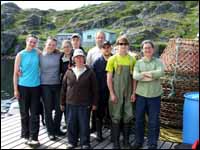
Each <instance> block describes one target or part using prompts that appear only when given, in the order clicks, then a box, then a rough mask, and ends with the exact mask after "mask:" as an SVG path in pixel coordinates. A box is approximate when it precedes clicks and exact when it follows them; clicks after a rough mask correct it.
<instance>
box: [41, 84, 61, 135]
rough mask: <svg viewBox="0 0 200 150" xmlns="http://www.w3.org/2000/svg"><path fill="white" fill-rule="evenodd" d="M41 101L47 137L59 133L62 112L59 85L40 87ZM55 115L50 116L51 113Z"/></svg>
mask: <svg viewBox="0 0 200 150" xmlns="http://www.w3.org/2000/svg"><path fill="white" fill-rule="evenodd" d="M41 87H42V99H43V103H44V109H45V122H46V126H47V131H48V134H49V135H55V134H56V133H57V132H59V131H60V124H61V119H62V112H61V110H60V85H42V86H41ZM53 110H55V115H54V116H52V111H53Z"/></svg>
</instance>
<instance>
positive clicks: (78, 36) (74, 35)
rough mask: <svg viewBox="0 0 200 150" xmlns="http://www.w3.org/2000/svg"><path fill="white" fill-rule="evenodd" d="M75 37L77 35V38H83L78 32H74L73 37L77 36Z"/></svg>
mask: <svg viewBox="0 0 200 150" xmlns="http://www.w3.org/2000/svg"><path fill="white" fill-rule="evenodd" d="M75 37H77V38H79V39H80V38H81V36H80V35H79V34H78V33H74V34H72V37H71V38H75Z"/></svg>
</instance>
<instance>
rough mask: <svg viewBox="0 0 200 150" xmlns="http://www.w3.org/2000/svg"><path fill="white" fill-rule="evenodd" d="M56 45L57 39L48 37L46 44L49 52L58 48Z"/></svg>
mask: <svg viewBox="0 0 200 150" xmlns="http://www.w3.org/2000/svg"><path fill="white" fill-rule="evenodd" d="M56 45H57V42H56V41H54V40H52V39H48V40H47V41H46V44H45V50H46V51H48V52H53V51H54V50H55V49H56Z"/></svg>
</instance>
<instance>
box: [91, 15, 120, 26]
mask: <svg viewBox="0 0 200 150" xmlns="http://www.w3.org/2000/svg"><path fill="white" fill-rule="evenodd" d="M116 20H117V17H106V18H103V19H99V20H94V22H93V24H92V26H91V28H103V27H105V26H108V25H111V24H112V23H113V22H115V21H116Z"/></svg>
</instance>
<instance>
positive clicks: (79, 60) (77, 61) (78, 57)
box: [74, 55, 84, 66]
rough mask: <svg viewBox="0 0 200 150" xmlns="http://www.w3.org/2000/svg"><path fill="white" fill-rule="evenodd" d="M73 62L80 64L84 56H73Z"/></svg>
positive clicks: (82, 62)
mask: <svg viewBox="0 0 200 150" xmlns="http://www.w3.org/2000/svg"><path fill="white" fill-rule="evenodd" d="M74 62H75V64H76V65H78V66H82V65H83V64H84V57H83V56H81V55H79V56H76V57H74Z"/></svg>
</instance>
